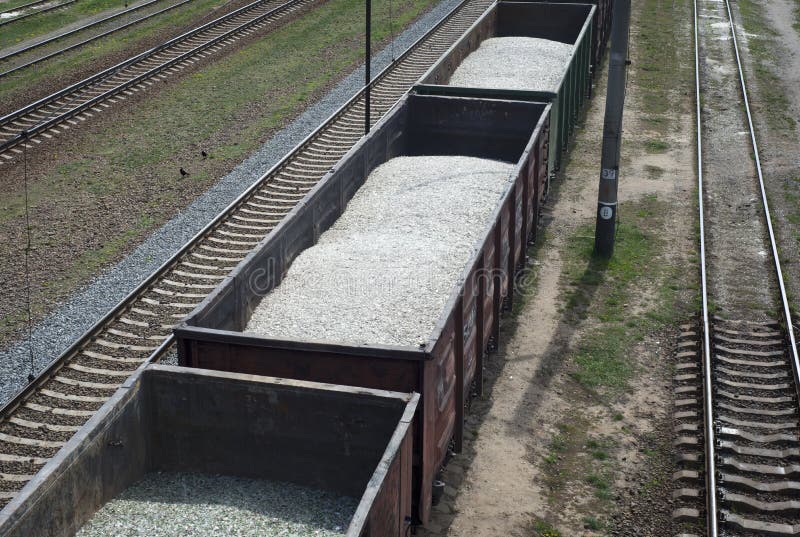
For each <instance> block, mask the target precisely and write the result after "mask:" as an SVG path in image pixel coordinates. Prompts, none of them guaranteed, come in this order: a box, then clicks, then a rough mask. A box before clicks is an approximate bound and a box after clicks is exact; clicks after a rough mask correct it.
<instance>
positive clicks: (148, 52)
mask: <svg viewBox="0 0 800 537" xmlns="http://www.w3.org/2000/svg"><path fill="white" fill-rule="evenodd" d="M269 1H270V0H255V1H254V2H251V3H249V4H247V5H246V6H243V7H241V8H239V9H237V10H235V11H231V12H230V13H228V14H227V15H223V16H221V17H218V18H216V19H214V20H213V21H211V22H207V23H206V24H203V25H201V26H198V27H197V28H193V29H192V30H189V31H188V32H184V33H183V34H181V35H179V36H177V37H173V38H172V39H169V40H168V41H165V42H164V43H161V44H160V45H156V46H155V47H153V48H151V49H148V50H146V51H144V52H142V53H140V54H137V55H136V56H132V57H130V58H128V59H126V60H123V61H121V62H120V63H118V64H116V65H114V66H112V67H109V68H108V69H104V70H103V71H100V72H99V73H96V74H94V75H92V76H90V77H87V78H85V79H83V80H81V81H79V82H76V83H74V84H72V85H70V86H67V87H66V88H63V89H61V90H59V91H57V92H55V93H52V94H50V95H48V96H46V97H42V98H41V99H39V100H38V101H35V102H33V103H31V104H29V105H27V106H24V107H23V108H20V109H19V110H15V111H14V112H11V113H9V114H6V115H5V116H3V117H0V125H3V124H5V123H8V122H10V121H12V120H14V119H17V118H19V117H20V116H23V115H25V114H26V113H28V112H30V111H32V110H35V109H36V108H39V107H41V106H43V105H45V104H48V103H50V102H53V101H55V100H58V99H59V98H60V97H63V96H64V95H67V94H69V93H72V92H74V91H75V90H77V89H80V88H82V87H85V86H88V85H89V84H92V83H93V82H96V81H98V80H100V79H101V78H104V77H106V76H109V75H112V74H114V73H115V72H117V71H119V70H120V69H124V68H125V67H128V66H129V65H131V64H133V63H136V62H138V61H140V60H143V59H145V58H147V57H148V56H152V55H153V54H156V53H157V52H161V51H162V50H164V49H166V48H169V47H170V46H172V45H175V44H177V43H179V42H180V41H184V40H186V39H188V38H190V37H194V36H195V35H197V34H198V33H200V32H202V31H204V30H207V29H209V28H211V27H213V26H216V25H218V24H221V23H223V22H226V21H227V20H228V19H231V18H233V17H235V16H237V15H240V14H241V13H243V12H245V11H248V10H250V9H255V8H257V7H258V6H259V5H261V4H265V3H267V2H269Z"/></svg>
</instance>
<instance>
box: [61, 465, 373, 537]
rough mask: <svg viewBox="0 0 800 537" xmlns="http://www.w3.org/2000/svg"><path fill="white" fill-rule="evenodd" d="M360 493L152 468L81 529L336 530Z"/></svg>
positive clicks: (288, 533) (181, 534)
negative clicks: (348, 494) (350, 494)
mask: <svg viewBox="0 0 800 537" xmlns="http://www.w3.org/2000/svg"><path fill="white" fill-rule="evenodd" d="M357 506H358V500H356V499H355V498H349V497H346V496H337V495H335V494H333V493H330V492H326V491H320V490H315V489H310V488H304V487H300V486H297V485H293V484H291V483H281V482H277V481H266V480H259V479H243V478H237V477H229V476H211V475H203V474H181V473H151V474H147V475H145V477H144V479H142V480H141V481H139V482H138V483H136V484H134V485H132V486H131V487H129V488H128V489H127V490H125V491H124V492H123V493H122V494H120V495H119V496H118V497H116V498H114V499H113V500H111V501H110V502H108V503H106V504H105V505H104V506H103V507H102V508H101V509H100V510H99V511H97V513H95V515H94V516H93V517H92V519H91V520H89V522H87V523H86V524H85V525H84V526H83V528H81V530H80V531H79V532H78V533H77V534H76V537H132V536H142V537H278V536H280V537H299V536H303V537H306V536H314V537H333V536H337V535H344V533H345V532H346V531H347V527H348V525H349V524H350V519H351V518H352V517H353V514H354V513H355V511H356V507H357Z"/></svg>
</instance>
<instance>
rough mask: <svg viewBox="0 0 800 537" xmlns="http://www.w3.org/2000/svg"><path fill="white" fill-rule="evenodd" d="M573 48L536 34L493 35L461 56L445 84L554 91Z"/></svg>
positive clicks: (562, 75)
mask: <svg viewBox="0 0 800 537" xmlns="http://www.w3.org/2000/svg"><path fill="white" fill-rule="evenodd" d="M574 48H575V47H574V46H573V45H568V44H566V43H560V42H558V41H550V40H549V39H539V38H535V37H493V38H491V39H487V40H485V41H484V42H482V43H481V46H480V47H478V49H477V50H476V51H475V52H473V53H472V54H470V55H469V56H467V57H466V58H464V61H463V62H461V65H459V66H458V68H457V69H456V71H455V72H454V73H453V76H452V77H450V82H448V85H450V86H462V87H469V88H495V89H498V88H499V89H516V90H528V91H556V90H557V89H558V84H559V82H561V79H562V78H563V77H564V73H565V72H566V70H567V62H568V61H569V58H570V56H572V51H573V49H574Z"/></svg>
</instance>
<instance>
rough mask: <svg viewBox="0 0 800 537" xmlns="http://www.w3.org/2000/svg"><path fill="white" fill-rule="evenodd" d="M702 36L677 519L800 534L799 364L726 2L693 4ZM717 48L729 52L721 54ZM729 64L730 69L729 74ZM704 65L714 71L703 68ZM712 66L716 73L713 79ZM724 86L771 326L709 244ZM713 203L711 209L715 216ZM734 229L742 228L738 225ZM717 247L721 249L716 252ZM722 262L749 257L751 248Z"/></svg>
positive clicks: (730, 531) (698, 39)
mask: <svg viewBox="0 0 800 537" xmlns="http://www.w3.org/2000/svg"><path fill="white" fill-rule="evenodd" d="M701 11H702V13H700V12H701ZM701 17H702V18H705V19H706V21H710V20H720V21H724V22H719V23H711V22H706V23H704V24H706V26H705V28H706V31H707V32H708V28H712V27H714V26H715V25H716V27H717V28H720V27H722V28H723V31H725V29H724V27H725V25H726V24H727V28H728V29H729V32H730V33H729V34H727V33H726V34H725V35H722V36H710V35H703V32H702V31H701V30H700V27H701V24H700V23H699V20H700V19H701ZM694 32H695V34H694V35H695V75H696V112H697V153H698V185H699V194H698V201H699V209H700V254H701V255H700V263H701V290H702V319H701V321H700V323H699V324H700V330H699V331H694V330H693V329H692V327H690V326H687V327H684V330H685V331H684V333H683V334H682V339H681V342H680V344H679V353H678V364H677V367H676V377H675V380H676V388H675V392H676V407H677V408H676V410H677V412H676V418H677V422H678V423H677V426H676V432H677V434H678V437H677V439H676V442H675V444H676V447H677V450H678V457H677V460H678V463H679V466H680V469H679V471H678V472H677V473H676V475H675V477H676V480H677V481H678V482H679V486H678V490H677V491H676V493H675V498H676V500H677V501H678V509H676V512H675V515H674V516H675V518H676V519H678V520H679V521H681V522H688V523H689V524H690V527H691V528H692V529H691V530H685V529H684V531H683V533H682V535H690V534H695V535H696V534H699V533H701V532H703V533H704V534H705V535H706V536H708V537H717V536H718V535H725V536H739V535H741V536H745V535H747V536H752V535H760V536H761V535H778V536H780V535H798V534H800V501H798V494H800V406H798V386H799V384H798V373H799V372H800V363H799V362H798V351H797V344H796V341H795V336H794V331H793V329H792V327H793V326H794V325H793V322H792V315H791V310H790V306H789V301H788V298H787V293H786V288H785V285H784V281H783V274H782V270H781V263H780V259H779V257H778V244H777V241H776V238H775V234H774V232H773V229H772V223H771V217H770V212H769V203H768V201H767V194H766V188H765V184H764V177H763V175H762V171H761V162H760V156H759V151H758V143H757V140H756V136H755V131H754V128H753V120H752V117H751V112H750V106H749V100H748V93H747V85H746V80H745V76H744V73H743V69H742V64H741V59H740V54H739V44H738V41H737V33H736V25H735V21H734V17H733V14H732V11H731V7H730V4H729V0H725V2H724V3H723V4H720V3H718V2H713V3H712V2H710V1H708V2H706V1H705V0H695V2H694ZM728 36H729V37H728ZM720 42H722V43H725V44H724V45H719V44H717V45H715V44H714V43H720ZM717 46H718V47H730V48H729V49H728V48H726V49H725V50H726V55H716V56H714V54H715V53H714V49H715V47H717ZM701 50H702V51H703V54H702V57H703V62H704V63H703V62H701ZM718 50H719V49H718ZM712 56H713V58H712ZM724 57H727V58H728V61H729V63H730V65H728V66H725V65H723V62H722V61H721V58H724ZM701 63H703V65H704V66H705V68H706V70H701ZM709 66H711V67H712V69H709ZM714 67H716V68H717V71H713V68H714ZM701 72H702V73H703V74H701ZM719 73H722V74H721V75H720V74H719ZM726 76H730V77H731V78H730V80H731V81H732V83H733V84H735V85H736V86H737V88H733V89H732V91H734V92H735V91H736V90H737V89H738V96H739V101H740V102H741V120H742V123H743V124H744V128H745V129H747V130H746V131H742V132H740V134H742V135H749V137H747V138H745V137H740V138H739V139H740V140H742V141H741V142H740V143H741V147H736V148H734V151H735V150H741V151H742V152H743V153H744V157H743V158H749V156H748V155H747V151H748V150H749V152H750V155H752V157H753V159H752V160H753V162H754V163H755V167H754V170H753V174H752V179H753V181H752V185H749V184H744V183H742V184H740V188H741V189H742V190H745V191H747V192H749V191H750V189H752V195H753V200H756V199H758V200H759V203H760V206H759V207H760V210H761V213H762V214H763V218H764V221H763V226H762V228H761V229H762V230H763V233H762V234H760V235H761V236H759V237H756V238H757V239H758V240H761V241H762V243H763V247H764V249H763V251H762V252H759V253H760V254H763V256H764V257H768V261H767V262H765V264H764V266H763V267H761V266H760V265H754V266H757V267H758V270H757V271H756V275H757V277H759V278H762V285H763V286H764V288H765V289H768V290H770V292H769V293H767V295H768V296H770V297H772V298H771V301H772V302H773V303H772V305H771V308H772V316H773V318H768V317H767V318H764V316H763V315H762V314H761V312H760V311H759V308H756V307H754V308H753V312H752V313H750V314H748V313H747V312H745V313H744V314H743V313H742V311H741V308H737V307H734V306H733V304H734V303H735V300H732V299H731V298H729V297H726V296H725V293H724V292H723V291H724V288H725V286H726V285H734V286H735V285H736V282H722V281H720V280H721V279H723V278H725V277H729V273H726V271H725V269H723V268H720V267H719V265H721V264H722V263H723V261H724V260H723V259H721V255H720V253H721V252H720V251H719V249H718V248H717V249H716V251H715V252H714V253H713V254H712V255H710V254H709V241H708V240H707V238H708V236H713V234H714V233H715V231H714V229H713V226H717V225H719V223H720V222H719V221H717V222H715V223H714V224H713V226H709V225H708V222H709V217H710V216H713V215H714V211H713V208H714V207H715V206H714V203H718V202H716V201H715V199H714V188H715V187H714V185H715V183H716V185H717V186H716V188H717V189H719V188H720V187H719V185H720V184H723V183H724V181H723V180H722V179H720V178H719V177H715V176H714V174H706V173H705V172H706V168H707V167H708V168H710V169H712V170H714V169H715V168H714V164H711V165H710V166H707V162H706V159H707V157H708V154H709V153H711V154H713V153H714V152H715V151H716V152H717V153H719V151H721V150H720V149H719V145H718V144H716V142H718V141H719V140H720V139H723V138H724V136H717V135H716V134H715V133H714V129H718V128H723V127H721V126H719V125H718V124H717V123H716V122H711V121H709V122H707V123H706V122H704V121H703V118H704V114H703V111H704V109H705V107H706V106H708V103H709V102H710V101H709V99H714V98H719V95H718V94H715V91H713V90H715V86H714V84H715V83H717V82H719V83H722V84H725V83H727V81H728V79H727V78H726ZM715 81H717V82H715ZM719 87H720V86H716V88H719ZM708 88H710V89H708ZM729 89H730V86H729ZM706 90H707V91H706ZM706 93H708V95H705V94H706ZM701 102H702V103H704V107H703V108H702V109H701ZM709 115H710V114H709ZM704 133H707V134H708V135H709V136H708V137H709V138H710V140H711V143H709V144H708V145H709V147H708V148H707V147H706V146H705V145H704ZM711 162H713V161H711ZM716 169H719V166H718V165H717V167H716ZM718 193H719V190H717V195H718ZM704 205H708V206H711V207H712V210H711V211H706V210H705V209H704ZM730 225H731V226H735V225H738V224H737V223H735V222H730ZM743 242H744V239H743ZM711 248H712V250H713V249H714V248H715V246H714V245H713V244H712V245H711ZM722 253H724V254H725V255H726V256H740V257H744V258H746V257H747V251H746V249H743V250H741V251H733V250H731V251H725V252H722ZM742 262H744V261H742ZM733 266H735V267H737V268H741V267H742V266H744V265H736V263H734V264H733ZM734 288H735V287H734ZM742 292H744V290H742ZM709 303H714V304H715V305H716V306H718V307H719V308H720V309H721V311H726V309H728V310H729V311H735V312H736V315H735V317H734V318H728V317H725V316H722V315H715V314H711V313H710V307H709ZM692 502H694V505H692ZM703 504H704V505H703ZM703 510H704V515H705V516H703V514H702V511H703Z"/></svg>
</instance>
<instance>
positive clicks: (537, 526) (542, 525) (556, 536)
mask: <svg viewBox="0 0 800 537" xmlns="http://www.w3.org/2000/svg"><path fill="white" fill-rule="evenodd" d="M531 533H532V534H533V537H562V536H561V532H560V531H558V530H557V529H556V528H555V527H553V526H552V525H551V524H550V523H549V522H547V521H545V520H542V519H540V518H537V519H535V520H534V521H533V522H532V523H531Z"/></svg>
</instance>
